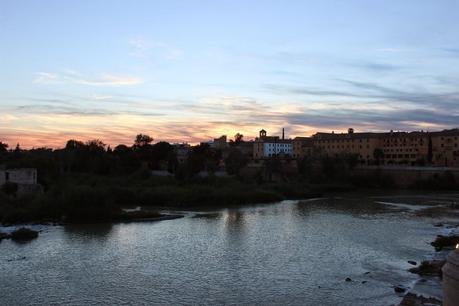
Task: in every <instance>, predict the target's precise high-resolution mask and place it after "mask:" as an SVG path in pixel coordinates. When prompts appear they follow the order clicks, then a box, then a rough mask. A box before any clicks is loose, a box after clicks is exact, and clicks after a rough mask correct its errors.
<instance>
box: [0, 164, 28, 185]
mask: <svg viewBox="0 0 459 306" xmlns="http://www.w3.org/2000/svg"><path fill="white" fill-rule="evenodd" d="M7 182H10V183H16V184H29V185H32V184H37V169H33V168H21V169H7V170H0V185H3V184H5V183H7Z"/></svg>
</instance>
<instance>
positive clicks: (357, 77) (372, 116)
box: [0, 0, 459, 147]
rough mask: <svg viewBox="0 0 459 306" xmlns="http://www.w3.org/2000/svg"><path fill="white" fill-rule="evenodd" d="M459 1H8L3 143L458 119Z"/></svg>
mask: <svg viewBox="0 0 459 306" xmlns="http://www.w3.org/2000/svg"><path fill="white" fill-rule="evenodd" d="M458 37H459V1H433V0H432V1H422V0H418V1H387V0H386V1H72V2H70V1H46V0H43V1H18V0H15V1H8V0H1V1H0V68H1V69H0V140H2V141H6V142H8V143H10V145H14V144H15V143H17V142H19V143H21V144H23V145H24V146H26V147H31V146H35V147H36V146H44V145H46V146H54V147H58V146H62V145H64V143H65V140H67V139H69V138H77V139H82V140H87V139H92V138H99V139H101V140H103V141H105V142H106V143H110V144H117V143H131V142H132V139H133V138H134V136H135V135H136V134H137V133H140V132H141V133H147V134H150V135H152V136H153V137H154V138H155V139H156V140H167V141H173V142H175V141H180V140H182V141H187V142H198V141H201V140H208V139H210V138H211V137H213V136H215V137H216V136H219V135H221V134H227V135H229V136H232V135H234V134H235V133H236V132H241V133H243V134H244V135H245V136H246V138H250V137H253V136H255V135H256V133H257V131H258V130H259V129H261V128H265V129H267V130H268V133H272V134H274V133H279V131H280V130H281V129H282V127H285V128H286V131H287V133H288V135H289V136H291V137H293V136H300V135H302V136H305V135H310V134H312V133H314V132H315V131H331V130H335V131H344V130H346V129H347V128H348V127H354V128H355V129H356V130H357V131H358V130H365V131H382V130H389V129H394V130H421V129H423V130H437V129H443V128H451V127H457V126H459V107H457V106H458V105H459V86H458V85H459V40H458Z"/></svg>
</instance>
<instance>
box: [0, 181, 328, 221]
mask: <svg viewBox="0 0 459 306" xmlns="http://www.w3.org/2000/svg"><path fill="white" fill-rule="evenodd" d="M316 196H320V194H319V193H318V192H315V191H314V189H313V187H311V186H310V185H308V184H304V183H298V182H297V183H254V182H251V183H250V182H242V181H239V180H237V179H234V178H215V177H214V178H205V179H199V180H193V181H189V182H180V181H178V180H176V179H175V178H173V177H172V178H171V177H145V178H143V177H107V176H94V175H84V174H80V175H71V176H68V177H65V178H63V179H61V180H59V181H57V182H53V183H52V184H50V186H49V188H47V189H45V192H44V193H42V194H35V195H25V196H17V197H12V196H6V195H5V194H2V193H1V192H0V223H2V224H19V223H37V222H42V221H46V222H53V223H62V222H65V223H88V222H89V223H94V222H112V221H117V220H119V219H123V218H125V217H126V216H125V214H124V213H123V212H122V208H123V207H129V206H142V207H150V208H152V209H153V210H154V209H156V210H161V209H163V208H165V207H174V208H177V209H183V208H190V207H194V206H198V205H199V206H209V207H212V208H221V207H228V206H234V205H245V204H253V203H273V202H278V201H282V200H285V199H302V198H310V197H316ZM147 218H148V217H147Z"/></svg>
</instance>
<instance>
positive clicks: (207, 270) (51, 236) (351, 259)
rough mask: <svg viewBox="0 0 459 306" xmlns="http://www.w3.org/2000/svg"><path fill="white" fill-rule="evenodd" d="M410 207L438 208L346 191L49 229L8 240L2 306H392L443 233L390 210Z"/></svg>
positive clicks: (2, 255) (0, 270) (0, 264)
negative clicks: (35, 235)
mask: <svg viewBox="0 0 459 306" xmlns="http://www.w3.org/2000/svg"><path fill="white" fill-rule="evenodd" d="M437 200H438V199H437ZM412 202H415V204H416V205H418V204H426V203H427V204H428V203H433V202H435V201H434V199H432V198H430V199H428V200H426V201H419V200H417V199H414V200H413V199H407V198H390V197H389V198H385V199H383V198H374V197H368V196H353V195H347V196H345V197H344V198H328V199H318V200H309V201H300V202H298V201H284V202H281V203H275V204H268V205H259V206H249V207H244V208H234V209H222V210H216V211H210V212H209V211H206V212H187V213H186V216H185V217H184V218H181V219H175V220H168V221H161V222H150V223H127V224H114V225H110V224H102V225H80V226H46V227H42V232H41V233H40V237H39V238H38V239H35V240H33V241H30V242H27V243H16V242H13V241H10V240H4V241H3V242H1V243H0V304H1V305H24V304H32V305H44V304H70V305H87V304H91V305H92V304H104V305H115V304H134V305H143V304H149V305H151V304H161V305H177V304H194V305H196V304H206V305H215V304H233V305H254V304H263V305H390V304H392V303H394V304H396V303H398V302H399V301H400V300H401V298H400V296H398V295H397V294H396V293H394V290H393V286H394V285H399V284H401V285H410V284H411V283H413V282H414V281H415V280H416V279H418V276H416V275H414V274H411V273H409V272H406V269H408V268H410V267H411V266H410V264H408V263H407V261H408V260H415V261H417V262H419V261H420V260H422V259H425V258H426V256H429V254H431V253H432V251H433V249H432V247H431V246H430V245H429V243H430V242H431V241H432V240H433V239H434V238H435V235H436V234H438V233H439V232H440V231H441V230H442V229H441V228H437V227H434V226H433V220H432V219H430V218H427V217H419V216H415V213H416V211H417V210H416V209H411V210H410V209H409V208H407V207H403V205H402V206H396V205H395V206H394V205H390V204H388V203H409V204H411V203H412ZM419 202H425V203H419ZM438 203H440V204H441V198H440V200H439V201H436V204H438ZM348 277H349V278H351V279H352V281H345V279H346V278H348Z"/></svg>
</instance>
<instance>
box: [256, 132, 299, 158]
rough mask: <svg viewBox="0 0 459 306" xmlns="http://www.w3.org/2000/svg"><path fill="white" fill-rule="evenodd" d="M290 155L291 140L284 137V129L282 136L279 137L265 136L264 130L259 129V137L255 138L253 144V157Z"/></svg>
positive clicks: (291, 153)
mask: <svg viewBox="0 0 459 306" xmlns="http://www.w3.org/2000/svg"><path fill="white" fill-rule="evenodd" d="M291 156H293V145H292V140H291V139H285V137H284V131H282V138H280V137H279V136H267V134H266V131H265V130H261V131H260V137H257V138H255V141H254V145H253V158H254V159H264V158H270V157H291Z"/></svg>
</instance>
